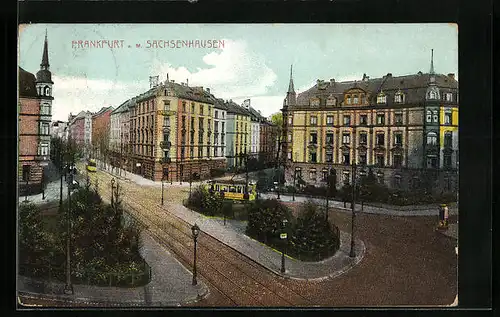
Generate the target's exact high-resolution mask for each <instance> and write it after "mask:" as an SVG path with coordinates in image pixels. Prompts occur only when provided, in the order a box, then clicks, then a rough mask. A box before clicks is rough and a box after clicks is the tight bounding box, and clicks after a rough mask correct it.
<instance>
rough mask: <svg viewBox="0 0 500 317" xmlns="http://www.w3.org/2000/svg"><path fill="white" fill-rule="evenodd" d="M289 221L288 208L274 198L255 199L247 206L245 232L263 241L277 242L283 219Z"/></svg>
mask: <svg viewBox="0 0 500 317" xmlns="http://www.w3.org/2000/svg"><path fill="white" fill-rule="evenodd" d="M284 219H286V220H287V221H288V222H291V220H292V216H291V212H290V209H288V208H287V207H286V206H285V205H283V204H281V203H280V202H279V201H277V200H276V199H266V200H256V201H255V203H253V204H252V205H250V206H249V208H248V223H247V229H246V232H247V234H248V235H249V236H251V237H253V238H256V239H257V240H259V241H263V242H264V243H266V244H267V243H268V242H271V244H273V242H278V241H277V239H279V234H280V233H281V231H282V223H283V220H284Z"/></svg>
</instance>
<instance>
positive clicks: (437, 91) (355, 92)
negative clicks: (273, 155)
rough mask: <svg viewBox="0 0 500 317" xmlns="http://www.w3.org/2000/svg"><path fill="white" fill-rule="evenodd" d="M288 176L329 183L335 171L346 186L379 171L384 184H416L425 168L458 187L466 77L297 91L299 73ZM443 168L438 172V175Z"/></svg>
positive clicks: (288, 123)
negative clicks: (460, 110)
mask: <svg viewBox="0 0 500 317" xmlns="http://www.w3.org/2000/svg"><path fill="white" fill-rule="evenodd" d="M282 111H283V121H284V125H283V138H284V143H283V144H282V151H283V152H282V153H283V156H284V157H286V159H287V161H288V164H287V167H288V169H287V173H286V181H287V182H289V183H291V182H293V171H295V170H297V171H298V173H300V174H301V175H302V178H303V179H304V180H305V181H306V182H307V183H309V184H312V185H316V186H324V185H325V183H324V181H325V177H326V175H327V173H328V171H330V170H331V169H332V173H333V174H334V175H335V177H336V183H337V185H338V186H342V184H344V183H349V182H350V181H351V176H352V175H351V173H352V169H351V165H352V164H353V163H355V164H356V165H358V168H357V171H358V172H359V174H358V175H357V177H359V176H363V175H366V173H367V172H368V171H369V170H370V169H372V171H373V172H374V173H375V175H377V177H378V179H379V181H380V182H383V183H385V184H387V185H388V186H389V187H396V188H401V189H409V188H416V187H418V186H419V180H421V179H423V173H427V174H432V175H434V176H433V177H434V178H433V179H434V183H435V184H436V186H437V185H438V184H440V185H439V186H437V187H436V188H440V186H441V185H442V187H443V189H444V190H453V188H454V186H455V185H454V183H455V179H456V166H457V160H458V82H457V81H456V80H455V78H454V75H453V74H448V75H442V74H435V73H434V69H433V67H432V66H431V71H430V72H429V73H427V74H423V73H421V72H419V73H417V74H412V75H406V76H392V74H390V73H389V74H387V75H386V76H383V77H382V78H374V79H370V78H369V77H367V76H366V75H364V76H363V78H362V79H361V80H360V81H347V82H336V81H335V80H334V79H330V81H329V82H325V81H322V80H318V81H317V83H316V85H315V86H313V87H311V88H310V89H308V90H306V91H304V92H302V93H300V94H299V95H298V96H297V95H296V93H295V91H294V87H293V78H292V77H290V84H289V89H288V92H287V96H286V98H285V100H284V105H283V109H282ZM436 172H437V173H436Z"/></svg>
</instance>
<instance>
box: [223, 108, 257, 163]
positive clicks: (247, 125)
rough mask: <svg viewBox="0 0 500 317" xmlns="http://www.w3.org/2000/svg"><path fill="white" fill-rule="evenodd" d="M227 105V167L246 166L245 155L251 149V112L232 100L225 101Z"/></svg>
mask: <svg viewBox="0 0 500 317" xmlns="http://www.w3.org/2000/svg"><path fill="white" fill-rule="evenodd" d="M225 105H226V107H227V109H228V110H227V133H226V144H227V146H226V153H227V156H226V157H227V167H228V168H240V167H243V166H244V163H245V158H244V155H246V154H250V151H251V133H252V132H251V129H252V125H251V119H250V112H249V111H248V110H246V109H245V108H243V107H242V106H240V105H238V104H236V103H234V102H233V101H232V100H229V102H226V103H225Z"/></svg>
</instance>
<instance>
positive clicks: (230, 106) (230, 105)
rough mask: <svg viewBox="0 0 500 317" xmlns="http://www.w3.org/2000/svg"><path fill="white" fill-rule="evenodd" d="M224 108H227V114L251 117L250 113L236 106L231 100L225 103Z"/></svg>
mask: <svg viewBox="0 0 500 317" xmlns="http://www.w3.org/2000/svg"><path fill="white" fill-rule="evenodd" d="M226 106H227V108H228V110H227V112H229V113H236V114H240V115H244V116H251V113H250V111H248V110H247V109H245V108H243V107H242V106H240V105H238V104H237V103H235V102H234V101H232V100H229V101H226Z"/></svg>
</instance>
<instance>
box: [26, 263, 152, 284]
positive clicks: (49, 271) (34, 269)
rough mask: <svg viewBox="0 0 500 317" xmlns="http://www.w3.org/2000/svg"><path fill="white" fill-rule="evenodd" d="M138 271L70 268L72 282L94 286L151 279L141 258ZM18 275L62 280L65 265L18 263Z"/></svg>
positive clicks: (51, 280)
mask: <svg viewBox="0 0 500 317" xmlns="http://www.w3.org/2000/svg"><path fill="white" fill-rule="evenodd" d="M139 270H140V272H132V273H116V272H102V271H97V270H72V271H71V281H72V283H73V284H86V285H96V286H118V287H136V286H141V285H146V284H147V283H149V282H150V281H151V267H150V266H149V265H148V264H147V263H146V261H144V260H142V262H141V263H140V264H139ZM19 275H22V276H26V277H32V278H41V279H48V282H49V283H51V282H64V281H65V279H66V270H65V265H62V266H54V265H51V264H50V263H49V264H34V263H24V264H19Z"/></svg>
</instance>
